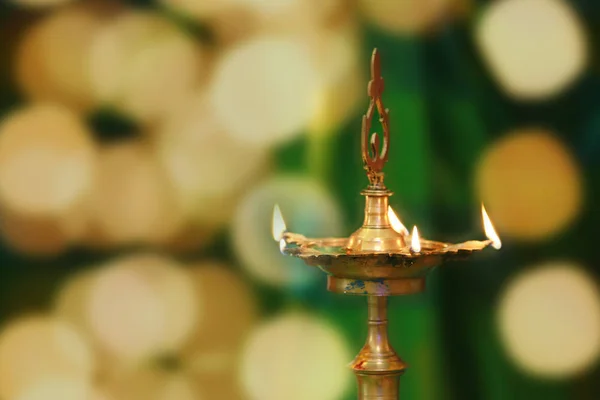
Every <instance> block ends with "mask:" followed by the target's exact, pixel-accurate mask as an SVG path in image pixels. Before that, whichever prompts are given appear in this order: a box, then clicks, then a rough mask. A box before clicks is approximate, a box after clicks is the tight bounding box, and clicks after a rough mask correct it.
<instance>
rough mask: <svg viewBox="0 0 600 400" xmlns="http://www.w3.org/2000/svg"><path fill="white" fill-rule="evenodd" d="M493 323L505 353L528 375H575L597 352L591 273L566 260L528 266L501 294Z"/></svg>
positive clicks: (598, 300) (599, 299)
mask: <svg viewBox="0 0 600 400" xmlns="http://www.w3.org/2000/svg"><path fill="white" fill-rule="evenodd" d="M498 324H499V329H500V333H501V334H502V339H503V342H504V345H505V348H506V351H507V352H508V354H509V355H510V357H511V358H512V359H513V361H514V362H515V363H516V364H517V365H518V366H519V367H520V368H522V369H524V370H525V371H526V372H527V373H529V374H533V375H537V376H541V377H545V378H553V379H566V378H569V377H572V376H574V375H578V374H580V373H582V372H583V371H585V370H587V369H588V368H589V367H590V366H591V365H593V364H594V363H596V362H597V360H598V357H599V356H600V293H599V292H598V287H597V283H596V282H595V280H594V277H593V276H591V275H590V274H589V273H587V272H586V271H585V270H584V269H582V268H581V267H580V266H578V265H575V264H573V263H570V262H553V263H549V264H544V265H540V266H536V267H533V268H530V269H528V270H526V271H524V272H522V273H521V274H519V275H517V276H515V277H514V278H512V279H511V280H510V282H509V284H508V285H507V287H506V288H505V290H504V292H503V293H502V296H501V298H500V305H499V309H498Z"/></svg>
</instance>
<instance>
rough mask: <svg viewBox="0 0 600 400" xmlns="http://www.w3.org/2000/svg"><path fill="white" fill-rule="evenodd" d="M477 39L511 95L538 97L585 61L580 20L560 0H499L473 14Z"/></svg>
mask: <svg viewBox="0 0 600 400" xmlns="http://www.w3.org/2000/svg"><path fill="white" fill-rule="evenodd" d="M476 36H477V42H478V44H479V47H480V49H481V52H482V54H483V56H484V57H485V59H486V61H487V63H488V65H489V67H490V70H491V72H492V73H493V74H494V76H495V78H496V79H497V80H498V82H499V83H500V84H501V86H502V88H503V89H504V90H505V91H506V92H507V93H509V94H510V95H511V96H514V97H517V98H523V99H532V100H533V99H543V98H546V97H549V96H552V95H555V94H557V93H559V92H561V91H562V90H563V89H565V88H566V87H567V86H568V85H569V84H570V83H572V82H573V81H574V80H575V79H576V78H577V77H578V76H579V74H580V73H581V72H582V71H583V69H584V67H585V65H586V61H587V42H586V37H585V33H584V31H583V26H582V24H581V22H580V21H579V18H578V17H577V15H576V14H575V12H574V11H573V10H572V9H571V7H570V5H569V4H568V3H567V2H565V1H563V0H501V1H495V2H492V3H490V4H489V5H488V6H487V9H486V10H485V11H484V13H483V15H482V17H481V19H480V20H479V23H478V27H477V31H476Z"/></svg>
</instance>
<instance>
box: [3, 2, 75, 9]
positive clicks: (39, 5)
mask: <svg viewBox="0 0 600 400" xmlns="http://www.w3.org/2000/svg"><path fill="white" fill-rule="evenodd" d="M10 1H11V2H13V3H15V4H18V5H20V6H24V7H31V8H45V7H52V6H58V5H62V4H66V3H69V2H72V1H74V0H10Z"/></svg>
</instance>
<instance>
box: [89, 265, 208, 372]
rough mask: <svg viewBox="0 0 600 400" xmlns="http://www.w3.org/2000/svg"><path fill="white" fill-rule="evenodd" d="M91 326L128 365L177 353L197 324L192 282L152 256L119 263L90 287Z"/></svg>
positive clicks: (105, 344)
mask: <svg viewBox="0 0 600 400" xmlns="http://www.w3.org/2000/svg"><path fill="white" fill-rule="evenodd" d="M88 297H89V300H88V304H87V310H86V315H87V318H88V321H87V324H88V325H89V327H90V329H91V331H92V332H93V334H94V337H95V338H96V340H97V341H98V342H99V343H100V344H101V345H102V346H103V347H104V348H105V349H106V350H107V351H109V352H110V353H112V355H114V356H115V357H116V358H118V359H121V360H122V361H123V362H126V363H127V362H130V361H136V360H144V359H148V358H149V357H152V356H159V355H162V354H164V353H168V352H169V351H172V350H173V348H174V347H177V345H179V344H181V343H182V342H183V341H184V340H185V339H187V337H188V335H189V334H190V333H191V331H192V329H193V328H194V326H195V324H196V322H197V319H196V318H197V316H198V314H197V310H198V308H197V307H198V301H197V298H196V294H195V291H194V288H193V286H192V284H191V282H190V281H189V280H188V278H187V276H186V275H185V274H184V273H183V271H181V270H180V267H179V266H178V265H177V264H176V263H175V262H173V261H170V260H168V259H166V258H163V257H159V256H153V255H148V254H136V255H132V256H127V257H125V258H121V259H117V260H116V261H114V263H113V264H112V265H110V266H109V267H108V268H106V269H104V270H102V271H100V272H99V273H98V275H97V277H96V279H95V281H94V283H93V285H92V287H91V288H90V294H89V295H88Z"/></svg>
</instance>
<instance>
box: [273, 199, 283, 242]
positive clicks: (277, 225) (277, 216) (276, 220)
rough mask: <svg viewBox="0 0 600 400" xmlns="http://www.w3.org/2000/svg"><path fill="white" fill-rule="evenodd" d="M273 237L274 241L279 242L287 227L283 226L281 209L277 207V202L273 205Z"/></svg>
mask: <svg viewBox="0 0 600 400" xmlns="http://www.w3.org/2000/svg"><path fill="white" fill-rule="evenodd" d="M272 229H273V239H275V241H276V242H279V241H281V240H282V239H283V234H284V233H285V231H287V227H286V226H285V221H284V220H283V215H281V209H280V208H279V204H275V207H273V225H272Z"/></svg>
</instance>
